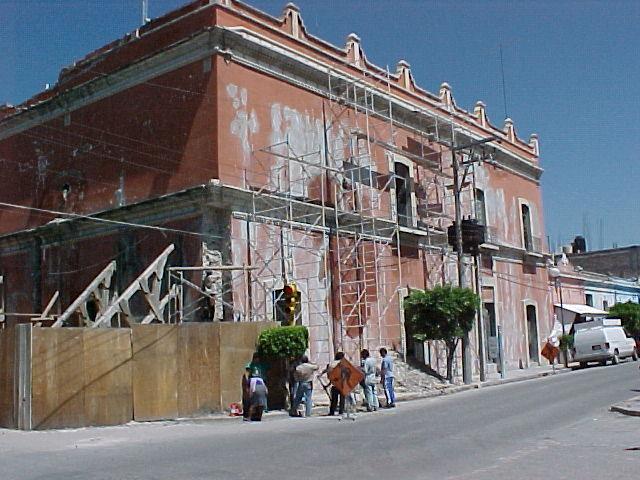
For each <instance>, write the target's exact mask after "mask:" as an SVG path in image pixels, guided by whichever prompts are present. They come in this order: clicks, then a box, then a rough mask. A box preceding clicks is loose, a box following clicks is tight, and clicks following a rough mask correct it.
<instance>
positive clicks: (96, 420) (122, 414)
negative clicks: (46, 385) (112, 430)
mask: <svg viewBox="0 0 640 480" xmlns="http://www.w3.org/2000/svg"><path fill="white" fill-rule="evenodd" d="M83 335H84V339H83V346H84V350H83V353H84V360H83V361H84V385H85V392H84V417H85V425H119V424H122V423H127V422H129V421H131V420H132V419H133V391H132V385H131V381H132V380H131V357H132V350H131V331H130V330H129V329H125V328H121V329H115V328H114V329H111V328H109V329H103V328H100V329H85V331H84V332H83Z"/></svg>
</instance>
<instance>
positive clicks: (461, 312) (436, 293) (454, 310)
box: [404, 285, 480, 342]
mask: <svg viewBox="0 0 640 480" xmlns="http://www.w3.org/2000/svg"><path fill="white" fill-rule="evenodd" d="M479 304H480V298H479V297H478V295H476V294H475V293H474V292H473V290H470V289H468V288H457V287H452V286H451V285H444V286H436V287H435V288H433V289H432V290H427V291H420V290H413V291H412V292H411V293H410V295H409V297H408V298H407V299H405V303H404V305H405V321H406V322H408V323H409V324H410V325H411V327H412V329H413V331H414V332H415V333H416V335H415V337H416V338H417V339H418V340H445V341H447V342H451V341H453V340H454V339H456V338H460V337H462V336H463V335H464V334H465V333H466V332H468V331H470V330H471V328H472V327H473V322H474V318H475V314H476V310H477V308H478V305H479Z"/></svg>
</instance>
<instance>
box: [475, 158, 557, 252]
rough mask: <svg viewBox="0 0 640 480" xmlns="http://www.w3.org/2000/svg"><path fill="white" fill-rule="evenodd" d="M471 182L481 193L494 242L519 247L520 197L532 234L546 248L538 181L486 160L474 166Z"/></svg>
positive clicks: (520, 234) (521, 245) (520, 237)
mask: <svg viewBox="0 0 640 480" xmlns="http://www.w3.org/2000/svg"><path fill="white" fill-rule="evenodd" d="M475 182H476V188H479V189H481V190H483V192H484V195H485V205H486V212H487V224H488V227H489V229H490V232H489V233H490V235H492V237H493V241H494V243H503V244H505V245H509V246H512V247H517V248H523V244H522V223H521V222H522V220H521V211H520V203H519V200H520V199H522V200H525V201H526V202H527V205H528V206H529V208H530V214H531V230H532V235H533V237H535V238H537V239H539V240H538V241H539V242H540V244H539V245H540V246H541V247H543V248H542V251H547V247H546V239H545V236H544V235H545V232H544V222H543V219H542V198H541V193H540V187H539V186H538V185H536V184H535V183H534V182H533V181H531V180H527V179H524V178H522V177H519V176H517V175H515V174H513V173H509V172H507V171H505V170H502V169H500V168H498V167H494V166H492V165H488V164H483V165H482V166H479V167H477V168H476V174H475Z"/></svg>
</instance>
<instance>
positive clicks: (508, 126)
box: [502, 117, 516, 142]
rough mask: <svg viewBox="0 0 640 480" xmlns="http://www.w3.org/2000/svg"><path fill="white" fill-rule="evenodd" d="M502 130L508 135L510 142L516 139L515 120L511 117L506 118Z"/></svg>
mask: <svg viewBox="0 0 640 480" xmlns="http://www.w3.org/2000/svg"><path fill="white" fill-rule="evenodd" d="M502 131H503V132H504V133H505V134H506V135H507V138H508V139H509V141H510V142H515V141H516V129H515V128H514V126H513V120H511V119H510V118H509V117H507V118H505V119H504V128H503V129H502Z"/></svg>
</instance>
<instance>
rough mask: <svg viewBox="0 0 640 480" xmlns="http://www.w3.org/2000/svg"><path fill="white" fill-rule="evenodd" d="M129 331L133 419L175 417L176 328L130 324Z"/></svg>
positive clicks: (145, 419) (176, 393)
mask: <svg viewBox="0 0 640 480" xmlns="http://www.w3.org/2000/svg"><path fill="white" fill-rule="evenodd" d="M131 331H132V345H133V359H132V362H133V363H132V365H133V372H132V373H133V377H132V378H133V382H132V383H133V417H134V420H137V421H148V420H163V419H170V418H177V416H178V384H177V382H178V380H177V378H178V368H177V365H178V362H177V347H178V341H177V339H178V338H177V337H178V328H177V326H176V325H132V328H131Z"/></svg>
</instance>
